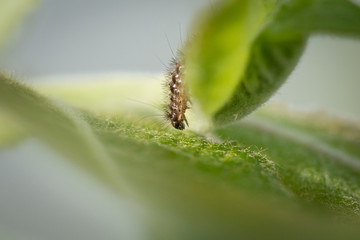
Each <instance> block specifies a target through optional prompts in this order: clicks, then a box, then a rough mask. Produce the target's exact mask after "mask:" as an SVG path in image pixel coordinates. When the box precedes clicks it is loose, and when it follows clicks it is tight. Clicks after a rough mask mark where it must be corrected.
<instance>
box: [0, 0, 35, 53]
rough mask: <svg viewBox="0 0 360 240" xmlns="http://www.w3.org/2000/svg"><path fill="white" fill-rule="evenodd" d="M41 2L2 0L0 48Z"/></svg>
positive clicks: (0, 7) (0, 4)
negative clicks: (29, 12) (23, 19)
mask: <svg viewBox="0 0 360 240" xmlns="http://www.w3.org/2000/svg"><path fill="white" fill-rule="evenodd" d="M38 1H39V0H0V47H1V46H2V45H3V44H4V42H5V40H6V39H7V38H8V37H9V35H10V34H11V31H12V30H13V29H14V27H15V25H16V24H17V23H18V22H19V21H20V20H21V19H22V18H23V17H24V16H25V15H26V14H27V13H28V11H29V10H30V9H31V8H32V7H33V6H34V5H35V4H36V3H37V2H38Z"/></svg>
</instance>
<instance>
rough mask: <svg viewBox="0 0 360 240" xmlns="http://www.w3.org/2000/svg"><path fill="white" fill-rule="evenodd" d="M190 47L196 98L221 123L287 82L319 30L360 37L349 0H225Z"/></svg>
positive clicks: (359, 17)
mask: <svg viewBox="0 0 360 240" xmlns="http://www.w3.org/2000/svg"><path fill="white" fill-rule="evenodd" d="M193 32H194V34H195V37H194V38H193V39H192V41H191V44H189V46H188V48H187V49H186V51H185V52H186V54H185V63H186V65H187V68H188V69H187V75H186V77H187V79H188V83H189V88H190V92H191V94H192V97H193V101H194V102H195V103H196V104H198V106H199V108H200V110H201V111H202V112H203V114H204V115H205V116H206V117H207V118H210V119H212V120H214V121H215V122H216V123H217V124H220V125H221V124H224V123H229V122H232V121H235V120H237V119H239V118H241V117H243V116H245V115H247V114H248V113H250V112H252V111H253V110H254V109H256V108H257V107H258V106H260V105H261V104H262V103H264V102H265V101H266V100H267V99H269V97H270V96H271V95H272V94H273V93H274V92H275V91H276V90H277V89H278V88H279V87H280V86H281V85H282V83H283V82H284V81H285V79H286V78H287V76H288V75H289V74H290V73H291V71H292V70H293V69H294V67H295V66H296V64H297V62H298V60H299V58H300V56H301V54H302V52H303V49H304V46H305V45H306V42H307V39H308V37H309V36H310V34H313V33H327V34H337V35H344V36H354V37H359V36H360V8H359V7H358V6H357V5H355V4H354V3H352V2H350V1H347V0H283V1H281V0H279V1H263V0H253V1H250V0H249V1H246V0H242V1H238V0H229V1H219V3H218V5H217V6H215V7H214V10H213V11H209V13H207V14H206V15H205V16H203V18H202V19H201V20H200V22H199V23H198V24H197V25H196V26H195V28H194V30H193Z"/></svg>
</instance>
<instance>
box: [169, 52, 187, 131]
mask: <svg viewBox="0 0 360 240" xmlns="http://www.w3.org/2000/svg"><path fill="white" fill-rule="evenodd" d="M184 75H185V74H184V66H183V64H182V63H181V61H180V60H179V59H178V58H173V60H172V61H171V64H170V68H169V70H168V73H167V88H168V89H170V93H169V94H168V96H169V98H170V103H169V105H168V106H166V109H165V115H166V116H165V117H166V119H168V120H169V121H170V122H171V125H172V126H173V127H174V128H176V129H178V130H184V129H185V123H186V125H187V126H189V124H188V121H187V119H186V116H185V112H186V110H187V109H189V106H188V101H189V99H188V95H187V92H186V88H185V85H184Z"/></svg>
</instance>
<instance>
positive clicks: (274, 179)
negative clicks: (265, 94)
mask: <svg viewBox="0 0 360 240" xmlns="http://www.w3.org/2000/svg"><path fill="white" fill-rule="evenodd" d="M152 84H153V85H154V84H155V85H156V84H157V82H153V83H152ZM150 85H151V84H150ZM134 86H137V91H136V92H142V91H143V90H142V89H141V88H144V91H146V89H147V86H146V85H145V84H143V85H141V84H140V85H139V84H138V83H134V82H133V85H131V84H130V83H128V82H125V83H124V84H123V85H122V84H119V83H116V82H112V83H104V82H103V83H102V84H101V87H99V85H98V83H88V82H82V84H81V85H77V86H76V85H73V86H68V89H67V88H66V87H65V86H63V85H57V84H51V85H48V86H45V87H41V88H40V89H41V91H43V92H45V91H46V94H47V95H51V96H53V97H56V96H57V97H59V96H62V97H63V98H64V100H66V101H68V102H69V103H76V104H81V105H83V106H85V105H86V102H88V101H89V102H90V103H89V104H88V105H86V108H87V109H88V110H93V111H95V112H97V114H96V115H95V114H93V113H90V112H84V111H81V110H79V109H74V108H72V107H70V106H69V105H66V104H64V103H61V101H59V100H54V99H52V100H51V99H47V98H45V97H43V96H41V95H40V94H38V93H36V92H35V91H34V90H31V89H29V88H28V87H25V86H23V85H22V84H19V83H17V82H14V81H12V80H10V79H8V78H5V77H1V78H0V113H1V114H2V116H6V117H7V119H11V120H12V121H13V122H14V123H17V124H19V125H20V126H21V128H22V129H25V130H27V131H28V132H30V133H31V135H33V136H36V137H38V138H39V139H41V140H43V141H44V142H45V143H47V144H48V145H49V146H51V147H52V148H54V149H55V150H57V151H58V152H59V153H62V154H63V155H64V156H66V157H67V159H68V160H69V161H70V162H71V163H73V164H74V166H77V167H80V168H81V169H84V170H85V171H87V172H88V173H89V174H91V175H92V176H93V177H95V178H96V179H98V180H99V181H101V182H102V183H104V186H106V187H107V188H108V189H110V190H111V191H113V192H114V193H116V194H121V195H126V196H128V197H130V198H132V199H134V200H136V202H137V203H139V204H141V206H142V208H143V209H145V212H144V213H146V219H147V224H148V226H149V227H151V229H152V234H153V235H152V236H151V238H152V239H219V238H222V237H223V238H226V239H231V238H234V237H235V239H239V238H249V239H264V238H267V239H279V238H281V237H284V236H286V237H287V238H296V237H297V236H298V235H299V234H300V233H301V235H302V236H303V237H304V238H305V239H324V238H326V239H339V238H341V237H342V238H346V239H358V237H359V236H360V232H359V230H358V227H357V225H356V226H355V227H354V226H353V225H352V224H353V222H355V223H356V221H358V219H359V216H360V212H359V206H360V195H359V189H360V186H359V183H360V177H359V174H358V173H359V171H358V170H356V169H352V168H351V167H350V165H348V164H347V163H346V162H345V163H344V162H342V160H341V159H346V157H345V158H343V157H344V156H347V155H350V156H353V158H354V159H356V160H358V157H359V155H357V154H356V153H354V152H353V151H354V149H353V147H352V146H356V144H357V141H358V138H359V133H360V131H359V130H358V129H357V128H356V127H350V125H349V124H345V123H344V124H343V125H347V126H348V127H349V132H352V133H353V134H355V136H356V137H355V138H350V139H349V138H348V137H347V136H346V135H342V134H341V133H337V134H336V136H338V139H339V141H341V143H342V144H344V145H346V146H349V148H343V147H341V146H340V145H339V144H338V143H332V142H331V141H330V140H331V136H332V134H331V133H332V132H333V131H332V129H333V127H332V125H331V124H329V125H326V126H329V127H328V128H324V126H323V128H319V127H317V126H316V125H312V124H311V123H312V122H313V121H310V122H309V123H308V124H305V123H304V122H305V121H302V120H301V121H300V122H302V123H303V124H305V126H303V125H299V123H297V120H296V119H297V118H295V120H294V119H292V118H290V117H288V116H286V115H285V114H282V115H281V116H283V117H282V118H276V117H277V116H279V115H280V114H279V112H272V113H273V114H265V113H263V114H262V115H261V114H260V115H259V117H257V118H256V119H254V120H252V121H249V122H244V123H241V124H240V123H237V124H236V125H233V126H228V127H226V128H222V129H218V130H217V131H216V134H217V135H218V136H220V139H219V138H217V139H216V138H213V139H208V138H204V137H202V136H199V135H198V134H196V133H193V132H190V131H185V132H181V131H176V130H173V129H172V128H169V129H164V128H163V123H159V122H156V121H153V120H147V121H141V115H137V114H138V113H137V112H136V111H135V112H134V110H133V109H132V110H130V109H124V108H118V109H117V110H115V109H114V108H109V109H108V110H106V108H104V107H105V106H107V105H108V101H109V99H118V98H119V97H120V98H121V96H119V92H122V94H126V93H127V92H128V91H126V89H128V90H130V91H131V89H133V87H134ZM159 87H160V84H159ZM110 90H112V91H110ZM76 92H79V94H76ZM85 92H86V94H87V98H85V99H83V97H84V96H83V94H84V93H85ZM66 93H68V94H66ZM103 93H106V94H107V95H106V94H105V95H106V96H107V98H105V97H104V96H105V95H104V94H103ZM109 95H111V96H109ZM154 95H155V96H156V95H157V93H154ZM76 96H79V98H80V99H77V98H76ZM90 96H93V98H94V99H92V100H91V97H90ZM93 102H97V105H96V106H95V105H94V104H93ZM101 106H103V107H101ZM99 109H100V110H99ZM277 122H279V123H281V124H283V123H285V122H286V123H287V124H284V125H285V126H287V127H286V128H285V127H283V126H282V127H278V126H277ZM323 122H324V121H323ZM305 127H306V128H307V129H309V130H308V133H312V132H314V129H317V131H318V133H319V134H318V136H315V137H316V141H317V142H316V143H317V144H318V145H325V146H327V147H325V148H323V147H322V148H317V146H318V145H316V146H315V148H314V147H313V144H311V143H312V142H311V141H314V140H313V139H312V138H314V136H312V135H311V134H307V132H306V131H303V130H300V131H302V132H305V135H306V137H305V138H304V137H300V138H299V137H298V136H297V134H294V133H298V132H299V130H297V129H305ZM284 129H285V130H284ZM288 132H289V133H288ZM302 134H303V135H304V133H302ZM309 137H310V140H311V141H308V140H307V139H308V138H309ZM304 139H305V140H304ZM323 139H327V140H326V141H324V140H323ZM229 140H231V141H229ZM328 140H329V141H328ZM350 143H351V144H350ZM256 146H258V147H256ZM262 149H265V150H262ZM329 149H333V150H329ZM334 149H337V150H338V151H340V152H341V153H342V155H341V156H340V160H339V159H338V155H336V154H335V155H334V154H333V151H334ZM334 217H336V218H339V217H341V218H340V219H342V218H346V219H348V221H350V219H351V221H350V222H352V223H351V224H345V223H343V224H338V223H337V224H334V223H333V222H332V220H333V218H334ZM338 221H341V222H343V220H338ZM355 223H354V224H355ZM259 228H261V231H259Z"/></svg>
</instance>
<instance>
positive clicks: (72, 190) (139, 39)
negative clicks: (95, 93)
mask: <svg viewBox="0 0 360 240" xmlns="http://www.w3.org/2000/svg"><path fill="white" fill-rule="evenodd" d="M0 1H1V0H0ZM201 8H211V1H210V0H197V1H192V0H182V1H175V0H131V1H130V0H102V1H100V0H42V1H38V4H36V5H34V7H32V10H31V11H30V13H29V14H28V15H27V17H26V18H25V21H23V23H22V24H20V25H17V27H16V28H15V30H14V31H12V34H11V36H10V38H8V41H7V42H6V44H5V45H3V46H2V48H1V50H0V69H1V71H4V72H7V73H10V74H11V75H12V76H14V77H16V78H18V79H21V80H23V81H25V82H27V83H29V84H31V82H33V81H39V80H41V81H54V79H61V78H53V76H67V75H88V74H99V75H101V74H109V73H111V74H117V73H124V72H125V73H145V74H147V73H155V74H157V73H161V72H163V71H164V70H165V69H166V66H164V65H166V64H167V63H168V62H169V59H170V58H171V57H172V51H176V50H177V49H178V48H179V47H180V46H181V42H182V41H184V40H185V39H186V38H187V33H188V31H189V28H190V26H191V25H190V24H191V21H192V20H193V19H194V18H195V17H196V14H197V13H198V11H199V9H201ZM359 66H360V41H355V40H352V39H348V38H347V39H341V38H335V37H331V36H315V37H312V38H311V39H310V42H309V45H308V48H307V50H306V53H305V54H304V56H303V57H302V59H301V61H300V64H299V65H298V67H297V68H296V70H295V71H294V72H293V74H292V75H291V77H290V78H289V79H288V81H287V83H286V84H285V85H284V86H283V87H282V88H281V89H280V90H279V91H278V93H277V94H276V95H275V96H274V97H273V98H272V99H271V102H273V103H281V104H286V105H287V106H289V107H291V108H294V109H300V110H302V111H324V112H327V113H328V114H330V115H335V116H340V117H342V118H347V119H351V120H352V121H355V122H359V121H360V107H359V102H360V94H359V90H360V81H359V80H360V79H359V76H360V67H359ZM24 156H26V157H24ZM58 158H59V156H57V155H56V154H54V153H52V152H51V151H49V150H48V149H46V148H45V147H44V146H42V144H40V143H39V142H37V141H36V140H30V141H28V142H26V143H23V144H20V146H16V148H14V149H8V150H0V160H1V161H0V194H1V197H0V238H1V239H3V238H2V236H4V239H146V237H144V236H145V235H144V233H143V232H142V231H140V229H142V228H141V223H140V222H139V221H138V218H137V209H138V206H134V204H133V203H131V202H128V201H127V200H126V199H124V200H119V199H118V197H114V196H111V194H110V193H106V192H105V191H104V190H103V189H102V188H101V186H97V185H96V183H93V182H91V179H88V178H87V177H86V176H85V175H81V174H79V173H76V174H75V173H74V172H73V171H75V170H71V169H70V168H69V167H68V166H66V165H62V162H63V161H60V160H59V159H58ZM28 159H32V161H31V162H29V161H27V160H28ZM49 176H51V177H49ZM102 191H103V192H102ZM119 203H120V204H119ZM69 209H70V210H69Z"/></svg>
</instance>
